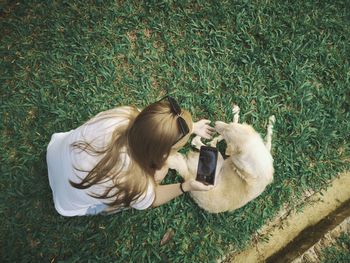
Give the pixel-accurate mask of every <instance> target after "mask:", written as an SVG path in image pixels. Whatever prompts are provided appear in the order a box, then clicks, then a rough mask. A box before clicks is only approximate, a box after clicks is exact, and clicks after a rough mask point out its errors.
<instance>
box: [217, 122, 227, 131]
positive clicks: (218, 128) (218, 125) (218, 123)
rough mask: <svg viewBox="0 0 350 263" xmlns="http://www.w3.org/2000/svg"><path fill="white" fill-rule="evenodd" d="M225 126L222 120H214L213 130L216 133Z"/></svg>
mask: <svg viewBox="0 0 350 263" xmlns="http://www.w3.org/2000/svg"><path fill="white" fill-rule="evenodd" d="M225 126H226V123H224V122H222V121H216V122H215V130H216V131H217V132H218V133H221V132H222V131H223V130H224V128H225Z"/></svg>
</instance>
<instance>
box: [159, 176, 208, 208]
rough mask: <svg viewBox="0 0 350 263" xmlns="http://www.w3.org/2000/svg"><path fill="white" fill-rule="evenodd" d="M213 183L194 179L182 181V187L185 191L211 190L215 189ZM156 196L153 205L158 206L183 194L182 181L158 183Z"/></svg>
mask: <svg viewBox="0 0 350 263" xmlns="http://www.w3.org/2000/svg"><path fill="white" fill-rule="evenodd" d="M213 187H214V186H213V185H204V184H202V183H200V182H198V181H195V180H193V179H191V180H189V181H186V182H184V183H182V189H183V190H184V191H185V192H188V191H209V190H211V189H213ZM155 194H156V197H155V199H154V201H153V204H152V207H157V206H160V205H163V204H165V203H167V202H169V201H170V200H172V199H174V198H176V197H178V196H179V195H181V194H182V191H181V188H180V183H177V184H167V185H157V186H156V188H155Z"/></svg>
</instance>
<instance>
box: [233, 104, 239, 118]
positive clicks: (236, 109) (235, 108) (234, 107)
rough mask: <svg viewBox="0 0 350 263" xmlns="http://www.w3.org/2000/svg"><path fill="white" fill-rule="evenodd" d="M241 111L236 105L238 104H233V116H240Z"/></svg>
mask: <svg viewBox="0 0 350 263" xmlns="http://www.w3.org/2000/svg"><path fill="white" fill-rule="evenodd" d="M239 111H240V108H239V106H238V105H236V104H233V105H232V114H233V115H235V114H238V113H239Z"/></svg>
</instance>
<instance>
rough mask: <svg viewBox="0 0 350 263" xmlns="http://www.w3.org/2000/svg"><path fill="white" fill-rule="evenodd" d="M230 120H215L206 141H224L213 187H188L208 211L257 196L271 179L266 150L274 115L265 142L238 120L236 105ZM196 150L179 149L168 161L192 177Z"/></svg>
mask: <svg viewBox="0 0 350 263" xmlns="http://www.w3.org/2000/svg"><path fill="white" fill-rule="evenodd" d="M233 115H234V117H233V122H231V123H224V122H221V121H217V122H216V123H215V129H216V131H217V132H218V133H219V134H220V136H219V137H217V138H214V139H213V140H212V141H211V143H210V145H211V146H214V147H215V146H216V143H217V142H218V141H220V140H222V139H224V140H225V141H226V143H227V149H226V155H229V157H228V158H227V159H226V160H224V159H223V157H222V156H221V154H220V153H219V156H218V163H217V169H216V183H215V188H213V189H212V190H210V191H207V192H203V191H192V192H191V196H192V198H193V199H194V201H195V202H196V203H197V204H198V205H199V206H200V207H202V208H203V209H205V210H207V211H208V212H210V213H220V212H224V211H233V210H235V209H237V208H240V207H242V206H244V205H245V204H247V203H248V202H249V201H251V200H253V199H254V198H256V197H257V196H259V195H260V194H261V193H262V192H263V191H264V189H265V187H266V186H267V185H268V184H270V183H271V182H272V180H273V173H274V168H273V159H272V156H271V153H270V150H271V139H272V128H273V124H274V122H275V117H274V116H271V117H270V118H269V124H268V128H267V135H266V138H265V142H264V141H263V139H262V138H261V137H260V135H259V134H258V133H257V132H256V131H255V130H254V129H253V127H252V126H250V125H248V124H239V123H238V120H239V107H238V106H234V107H233ZM192 144H193V145H194V146H195V147H196V148H198V149H199V148H200V146H201V145H203V143H202V142H201V140H200V137H198V136H197V137H195V138H194V139H193V140H192ZM198 159H199V153H198V152H194V151H192V152H190V153H189V154H188V155H187V156H184V155H182V154H180V153H176V154H174V155H171V156H170V157H169V159H168V165H169V167H170V168H171V169H175V170H176V171H177V172H178V173H179V174H180V175H181V176H182V177H183V178H184V179H185V180H189V179H192V178H193V179H194V178H195V177H196V174H197V166H198Z"/></svg>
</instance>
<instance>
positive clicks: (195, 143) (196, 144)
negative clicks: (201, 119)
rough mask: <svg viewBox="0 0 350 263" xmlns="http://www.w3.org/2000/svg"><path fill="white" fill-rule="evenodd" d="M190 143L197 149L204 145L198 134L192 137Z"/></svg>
mask: <svg viewBox="0 0 350 263" xmlns="http://www.w3.org/2000/svg"><path fill="white" fill-rule="evenodd" d="M191 144H192V145H193V146H194V147H195V148H196V149H198V150H199V149H200V148H201V146H203V145H204V143H202V141H201V137H200V136H196V137H194V138H193V140H192V141H191Z"/></svg>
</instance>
